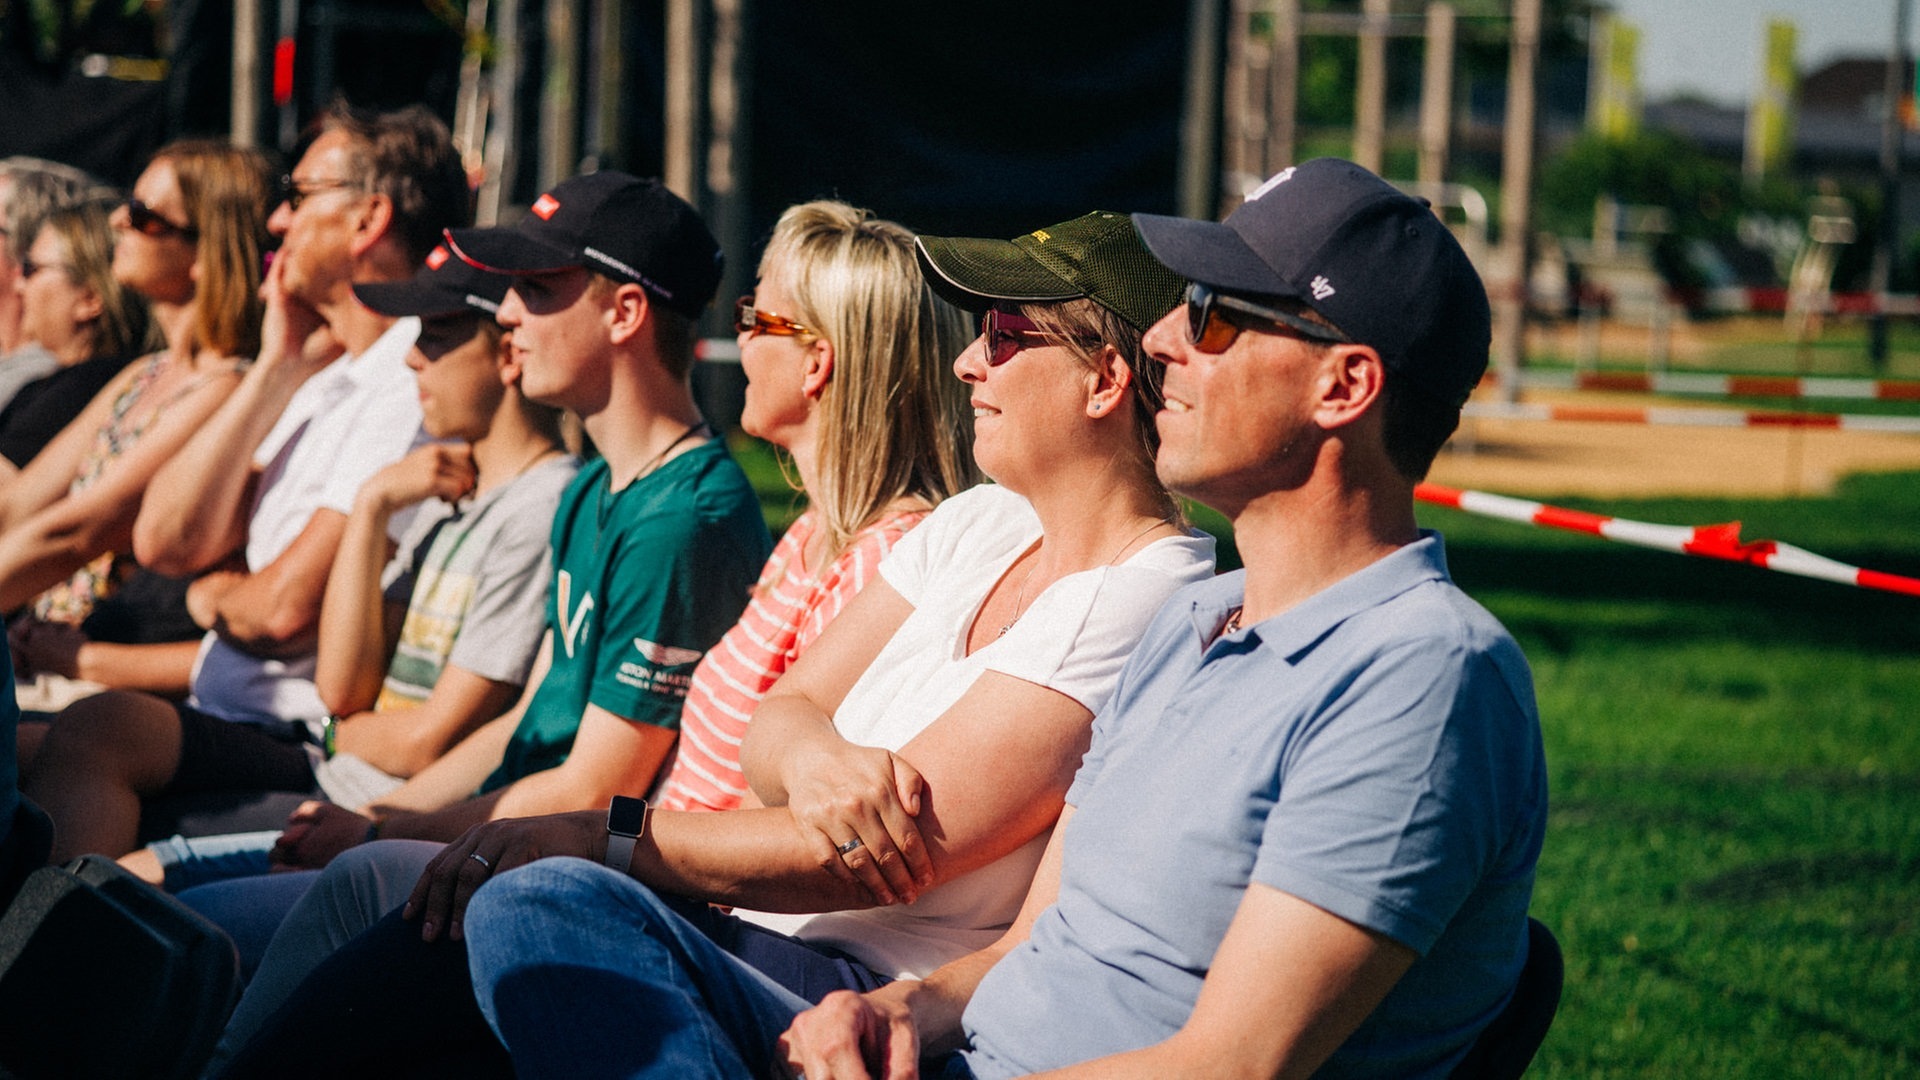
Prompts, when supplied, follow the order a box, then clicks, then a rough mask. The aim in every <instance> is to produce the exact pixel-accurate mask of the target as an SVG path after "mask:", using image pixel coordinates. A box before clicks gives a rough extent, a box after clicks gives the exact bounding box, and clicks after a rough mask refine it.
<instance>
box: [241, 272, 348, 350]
mask: <svg viewBox="0 0 1920 1080" xmlns="http://www.w3.org/2000/svg"><path fill="white" fill-rule="evenodd" d="M280 267H281V262H280V260H278V259H275V260H274V261H273V265H272V266H270V267H268V268H267V276H266V278H265V279H263V280H262V281H261V282H260V300H261V302H263V303H264V304H265V305H266V311H265V313H264V314H263V316H262V318H261V322H260V358H261V359H262V360H268V361H273V360H292V361H294V362H295V365H294V366H295V367H297V368H298V369H300V370H301V372H302V377H303V378H304V377H305V376H307V375H311V374H313V373H314V372H316V371H319V370H320V369H321V368H323V367H326V366H327V365H328V364H330V363H332V362H333V361H334V360H335V359H337V358H338V357H339V356H340V354H341V353H342V352H344V351H346V350H345V348H344V347H343V346H342V345H341V344H340V341H339V339H337V338H335V337H334V336H333V331H332V330H330V329H328V327H327V323H326V320H325V319H322V318H321V317H320V312H319V311H317V310H315V309H314V307H313V305H312V304H309V303H307V302H306V301H305V300H302V299H300V298H299V297H296V296H293V295H290V294H289V293H288V292H287V291H286V289H284V288H283V287H281V284H280Z"/></svg>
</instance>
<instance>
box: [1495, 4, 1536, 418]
mask: <svg viewBox="0 0 1920 1080" xmlns="http://www.w3.org/2000/svg"><path fill="white" fill-rule="evenodd" d="M1511 33H1512V41H1511V49H1510V52H1509V54H1508V65H1507V118H1506V140H1505V144H1504V145H1503V146H1502V148H1501V153H1500V158H1501V161H1500V248H1501V252H1502V258H1501V260H1500V261H1501V264H1502V266H1503V268H1504V273H1505V274H1506V279H1505V281H1503V282H1501V283H1500V286H1499V288H1498V290H1497V291H1498V293H1499V295H1498V297H1497V298H1496V302H1495V305H1494V310H1495V320H1494V324H1495V325H1494V342H1493V344H1494V362H1495V363H1496V364H1497V365H1498V366H1499V368H1498V370H1499V373H1500V393H1501V395H1502V396H1504V397H1505V398H1506V399H1507V400H1508V401H1515V400H1518V398H1519V394H1520V365H1521V362H1522V361H1523V360H1524V359H1525V357H1526V349H1527V271H1528V264H1529V262H1530V261H1531V260H1530V258H1529V255H1530V254H1531V251H1532V245H1533V154H1534V146H1535V143H1536V139H1535V131H1534V128H1535V123H1536V119H1535V117H1536V108H1535V105H1536V103H1535V101H1534V79H1535V75H1536V74H1537V73H1538V71H1539V65H1540V0H1513V29H1512V31H1511Z"/></svg>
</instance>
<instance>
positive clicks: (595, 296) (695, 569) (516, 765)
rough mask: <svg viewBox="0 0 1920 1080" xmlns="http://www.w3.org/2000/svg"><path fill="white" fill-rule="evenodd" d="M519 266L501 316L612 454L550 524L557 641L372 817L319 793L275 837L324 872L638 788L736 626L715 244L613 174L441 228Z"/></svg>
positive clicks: (689, 215)
mask: <svg viewBox="0 0 1920 1080" xmlns="http://www.w3.org/2000/svg"><path fill="white" fill-rule="evenodd" d="M448 238H449V241H450V244H451V246H452V248H453V250H454V251H455V253H456V254H458V255H459V257H460V258H462V259H464V260H466V261H467V262H469V263H471V264H472V265H474V266H477V267H479V268H481V269H483V270H488V271H492V272H495V273H501V274H506V275H509V276H511V277H512V278H513V287H512V290H511V291H510V292H509V293H508V294H507V298H506V301H505V303H503V304H502V305H501V309H500V315H499V319H500V324H501V325H502V326H504V327H505V328H506V329H507V330H508V332H509V333H510V334H511V337H512V349H513V351H514V353H515V355H516V358H517V359H519V361H520V364H521V368H522V372H523V374H522V377H521V388H522V390H523V391H524V392H525V393H526V395H527V396H528V397H529V398H532V399H533V400H536V401H541V402H544V403H546V404H550V405H556V406H561V407H564V408H567V409H571V410H572V411H574V412H575V413H577V414H578V415H579V416H580V417H581V419H582V421H583V422H584V424H585V427H586V430H587V434H588V436H589V437H590V438H592V440H593V442H594V445H595V446H596V447H598V449H599V451H600V454H601V456H600V457H599V458H598V459H596V460H594V461H592V462H590V463H589V464H588V465H587V466H586V467H585V468H583V469H582V470H581V471H580V474H579V476H578V477H576V478H575V480H574V482H573V483H572V485H570V486H569V487H568V489H567V491H566V493H565V494H564V495H562V496H561V500H560V509H559V513H558V515H557V516H556V518H555V521H554V528H553V551H554V571H555V578H554V583H553V589H552V593H551V596H552V599H551V600H550V602H549V607H548V609H547V623H548V626H547V640H546V642H545V643H544V644H543V646H542V650H541V657H540V659H539V660H538V661H537V662H536V663H535V666H534V670H533V673H532V675H531V677H530V679H529V682H528V686H529V687H530V690H529V692H528V693H527V694H526V695H524V696H523V697H522V698H521V700H520V702H519V704H517V705H516V706H515V707H514V708H513V709H511V710H509V711H508V712H507V713H506V714H505V715H503V716H501V717H500V718H499V719H497V720H495V721H493V722H491V723H489V724H488V725H487V726H485V727H483V728H481V729H480V730H479V731H477V732H475V733H474V734H473V735H472V736H470V737H469V738H468V739H466V740H465V741H464V742H462V743H461V744H460V745H459V746H457V747H455V748H454V749H453V750H452V751H450V752H449V753H448V754H447V755H446V756H445V757H443V758H442V759H441V760H439V761H437V762H435V763H434V764H433V765H432V766H430V767H428V768H426V769H424V770H422V771H421V772H420V773H419V774H417V775H416V776H415V777H414V778H413V779H412V780H411V781H409V782H408V783H407V784H406V786H404V787H402V788H400V789H399V790H398V791H396V792H394V793H393V794H392V795H390V796H388V797H386V798H384V799H382V800H380V802H379V803H377V804H376V805H375V806H374V807H372V808H371V809H372V810H373V811H374V813H375V815H377V816H371V817H369V816H363V815H361V814H356V813H353V812H352V811H349V810H346V809H344V808H341V807H338V806H332V805H327V804H316V805H314V806H312V807H309V808H303V812H302V813H301V814H297V815H296V820H295V822H294V824H293V825H292V826H291V827H290V829H289V832H288V835H287V837H285V838H284V839H283V842H282V845H281V849H280V851H281V857H282V858H283V859H284V860H286V862H287V863H288V864H290V865H294V866H306V867H318V866H323V865H325V864H326V863H327V862H329V861H331V860H332V858H333V857H334V856H335V855H337V854H339V853H340V852H341V851H343V850H345V849H346V848H348V847H352V846H354V845H355V844H358V843H360V842H362V841H363V840H367V839H373V838H375V837H379V838H411V839H419V840H439V841H447V840H452V839H453V838H455V837H457V836H459V835H460V834H461V832H463V831H464V830H465V829H466V828H467V827H468V826H470V825H473V824H475V823H477V822H480V821H485V820H488V819H490V818H500V817H524V816H528V815H532V814H545V813H552V812H555V811H559V810H575V809H585V808H589V807H597V806H605V805H607V803H608V801H609V799H610V798H611V797H612V796H614V795H616V794H626V795H639V794H643V793H644V792H645V791H646V790H647V788H648V787H649V786H650V785H651V784H652V783H653V779H654V776H655V774H656V773H657V772H658V771H659V768H660V766H661V764H662V763H663V762H665V761H666V760H667V757H668V755H669V753H670V751H671V749H672V747H673V742H674V738H675V736H676V734H677V730H676V728H677V724H678V721H679V714H680V704H681V700H682V699H683V698H684V697H685V695H686V687H687V683H688V680H689V678H690V677H691V675H692V672H693V668H694V665H695V664H697V663H698V662H699V659H700V657H701V655H702V654H703V653H704V652H705V651H706V649H707V648H708V647H709V646H711V645H712V644H713V643H714V642H716V641H718V640H719V638H720V635H721V634H722V633H724V632H725V631H726V629H727V628H728V627H729V626H731V625H732V624H733V623H734V621H735V620H736V619H737V618H738V617H739V615H740V612H741V610H742V609H743V608H744V607H745V605H746V601H747V597H748V592H749V590H750V589H751V587H752V586H753V583H754V581H755V579H756V577H757V575H758V573H759V569H760V566H761V564H762V562H764V560H765V559H766V556H767V553H768V551H769V548H770V540H769V538H768V536H767V531H766V526H765V524H764V523H763V521H762V518H761V515H760V509H759V504H758V502H757V500H756V499H755V496H754V494H753V491H752V489H751V488H750V487H749V486H748V484H747V481H746V477H745V476H744V475H743V474H742V473H741V472H740V469H739V467H738V466H737V465H735V464H734V462H733V460H732V459H731V458H730V457H729V456H728V455H727V452H726V449H725V447H724V446H723V445H722V444H721V443H720V441H719V440H718V439H717V438H716V437H715V435H714V433H713V432H712V431H711V430H710V429H709V428H708V427H707V425H706V424H705V423H704V422H703V421H702V420H701V418H700V413H699V410H698V408H697V407H696V406H695V405H694V402H693V395H692V391H691V388H690V385H689V380H688V373H689V370H690V368H691V366H692V362H693V340H694V333H693V320H694V319H695V318H696V317H697V316H698V314H699V312H700V310H701V309H702V308H704V307H705V306H706V304H707V302H708V301H709V300H710V299H711V298H712V296H713V291H714V288H715V287H716V286H717V285H718V283H719V280H720V251H719V247H718V245H717V244H716V243H715V241H714V239H713V236H712V234H711V233H710V232H708V230H707V228H706V226H705V225H704V224H702V223H701V221H700V218H699V216H698V215H697V214H696V213H695V212H694V210H693V208H692V207H690V206H688V205H687V204H686V203H685V202H684V201H682V200H681V199H680V198H679V197H678V196H676V195H674V194H673V193H671V192H669V191H667V190H666V189H665V188H664V187H661V186H660V185H659V184H658V183H657V182H653V181H642V180H639V179H636V178H634V177H631V176H628V175H626V174H624V173H617V172H601V173H595V174H592V175H589V176H582V177H576V178H574V179H572V180H568V181H565V182H563V183H561V184H560V185H559V186H557V187H555V188H554V189H553V190H552V191H550V192H548V193H546V194H544V195H542V196H541V197H540V198H539V199H538V200H536V201H535V202H534V204H533V207H532V211H531V213H529V214H528V215H527V217H526V218H525V219H524V220H523V221H522V222H521V223H520V224H519V225H518V226H516V227H513V228H495V229H469V230H457V231H453V232H451V233H449V234H448Z"/></svg>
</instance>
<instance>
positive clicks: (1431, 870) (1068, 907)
mask: <svg viewBox="0 0 1920 1080" xmlns="http://www.w3.org/2000/svg"><path fill="white" fill-rule="evenodd" d="M1242 594H1243V575H1242V574H1239V573H1235V574H1228V575H1223V576H1221V577H1219V578H1215V579H1213V580H1211V581H1206V582H1201V583H1199V584H1196V585H1192V586H1188V587H1187V588H1185V589H1182V590H1181V591H1180V592H1178V593H1176V594H1174V596H1173V598H1172V599H1171V600H1170V601H1168V603H1167V605H1166V606H1165V607H1164V608H1163V609H1162V610H1161V611H1160V613H1159V615H1158V616H1157V617H1156V618H1155V620H1154V623H1153V625H1152V627H1151V628H1150V629H1149V630H1148V631H1147V635H1146V638H1145V639H1144V640H1143V641H1142V642H1141V644H1140V647H1139V649H1138V650H1137V651H1136V652H1135V653H1134V655H1133V657H1132V659H1131V661H1130V662H1129V663H1128V665H1127V667H1126V669H1125V671H1124V672H1123V673H1122V675H1121V678H1120V685H1119V687H1118V689H1116V690H1115V692H1114V696H1113V698H1112V699H1111V700H1110V702H1109V703H1108V706H1107V708H1106V710H1105V711H1104V712H1102V714H1101V715H1100V717H1099V718H1098V720H1096V721H1095V724H1094V738H1093V746H1092V749H1091V750H1090V751H1089V752H1088V754H1087V758H1086V761H1085V763H1084V764H1083V765H1082V766H1081V769H1080V772H1079V775H1078V776H1077V777H1076V778H1075V780H1074V784H1073V787H1072V789H1071V790H1070V791H1069V792H1068V794H1067V802H1068V803H1069V804H1070V805H1072V806H1074V807H1075V808H1076V812H1075V815H1074V818H1073V821H1072V822H1071V823H1070V824H1069V825H1068V827H1067V831H1066V835H1065V841H1064V842H1065V852H1064V866H1063V871H1062V877H1061V884H1060V898H1059V901H1058V903H1056V904H1055V905H1054V906H1053V907H1052V908H1050V909H1048V910H1047V911H1046V912H1045V913H1044V914H1043V915H1042V916H1041V917H1040V919H1039V921H1038V923H1037V924H1036V926H1035V928H1034V932H1033V935H1032V937H1031V938H1030V939H1029V940H1028V941H1027V942H1026V943H1025V944H1023V945H1022V946H1021V947H1019V948H1017V949H1015V950H1014V951H1013V952H1012V953H1011V954H1010V955H1009V956H1008V957H1007V958H1005V959H1004V960H1002V961H1001V962H1000V963H999V964H998V965H997V966H995V967H994V969H993V970H992V971H991V972H989V973H988V975H987V976H986V978H985V980H983V981H982V982H981V984H980V986H979V988H978V990H977V991H976V992H975V994H974V997H973V1001H972V1004H971V1005H970V1006H969V1008H968V1009H967V1012H966V1017H965V1023H966V1028H967V1033H968V1036H969V1040H970V1042H971V1044H972V1046H973V1047H974V1050H973V1051H972V1052H970V1053H969V1054H968V1058H967V1060H968V1064H969V1065H970V1066H971V1067H972V1068H973V1070H974V1072H975V1073H976V1075H978V1076H979V1077H981V1078H983V1080H992V1078H997V1077H1003V1076H1014V1075H1023V1074H1025V1073H1028V1072H1035V1071H1040V1070H1043V1069H1049V1068H1056V1067H1060V1066H1063V1065H1068V1064H1072V1063H1075V1062H1079V1061H1085V1060H1088V1059H1090V1058H1096V1057H1101V1056H1103V1055H1107V1054H1114V1053H1120V1052H1122V1051H1126V1050H1132V1049H1137V1048H1139V1047H1142V1046H1147V1045H1151V1044H1153V1043H1156V1042H1159V1041H1160V1040H1162V1039H1165V1038H1167V1037H1169V1036H1171V1035H1173V1034H1174V1033H1175V1032H1176V1031H1178V1030H1179V1029H1180V1027H1181V1026H1182V1025H1183V1024H1184V1023H1185V1022H1186V1020H1187V1017H1188V1015H1189V1013H1190V1012H1191V1011H1192V1009H1193V1003H1194V1001H1195V999H1196V998H1197V997H1198V995H1199V992H1200V985H1201V982H1202V981H1203V980H1204V979H1205V978H1206V974H1207V969H1208V968H1209V967H1210V966H1211V964H1212V963H1213V955H1214V951H1215V950H1216V949H1217V948H1218V946H1219V943H1220V941H1221V939H1222V937H1223V936H1224V935H1225V934H1226V931H1227V926H1228V924H1229V923H1230V922H1231V921H1232V920H1233V916H1234V913H1235V911H1236V910H1237V909H1238V908H1239V905H1240V901H1241V898H1242V897H1243V896H1244V894H1245V892H1246V889H1247V886H1248V884H1249V883H1250V882H1256V881H1257V882H1261V883H1263V884H1266V885H1270V886H1272V887H1274V888H1276V889H1279V890H1281V891H1283V892H1286V893H1289V894H1291V895H1293V896H1296V897H1299V898H1300V899H1303V900H1306V901H1307V902H1309V903H1312V904H1315V905H1317V906H1319V907H1321V908H1323V909H1325V910H1327V911H1330V912H1332V913H1334V914H1336V915H1339V916H1341V917H1342V918H1345V919H1347V920H1349V921H1352V922H1354V923H1357V924H1359V925H1361V926H1364V927H1368V928H1370V929H1373V930H1376V931H1378V932H1380V933H1382V934H1385V935H1387V936H1388V937H1391V938H1393V939H1394V940H1396V941H1399V942H1401V943H1403V944H1405V945H1407V946H1408V947H1410V948H1412V949H1413V950H1414V951H1415V952H1416V953H1418V954H1420V958H1419V959H1418V960H1417V961H1415V963H1414V965H1413V967H1412V968H1411V969H1409V970H1408V972H1407V974H1406V975H1405V977H1403V978H1402V979H1401V981H1400V982H1399V984H1398V985H1396V986H1395V988H1394V989H1393V991H1392V992H1391V993H1390V994H1389V995H1388V996H1387V998H1386V1000H1385V1001H1383V1002H1382V1003H1381V1005H1380V1007H1379V1008H1378V1009H1376V1010H1375V1011H1374V1014H1373V1015H1372V1016H1371V1017H1369V1018H1368V1019H1367V1021H1366V1022H1365V1023H1364V1024H1362V1025H1361V1027H1360V1029H1359V1030H1358V1031H1356V1032H1355V1033H1354V1034H1353V1036H1352V1037H1351V1038H1349V1039H1348V1040H1347V1042H1346V1043H1345V1044H1343V1045H1342V1046H1341V1047H1340V1049H1339V1050H1338V1051H1337V1052H1336V1053H1335V1055H1334V1057H1333V1058H1332V1059H1331V1060H1330V1061H1329V1062H1328V1064H1327V1065H1326V1066H1325V1067H1324V1069H1323V1070H1322V1071H1321V1073H1320V1074H1319V1075H1321V1076H1340V1077H1346V1076H1354V1077H1424V1076H1433V1077H1440V1076H1444V1075H1445V1074H1446V1072H1447V1070H1448V1069H1449V1068H1450V1067H1451V1066H1452V1064H1453V1063H1454V1062H1455V1061H1457V1060H1458V1059H1459V1057H1460V1056H1461V1055H1462V1054H1463V1053H1464V1052H1465V1050H1466V1048H1467V1047H1468V1045H1469V1044H1470V1043H1471V1042H1472V1040H1473V1037H1474V1035H1475V1034H1476V1033H1478V1031H1479V1030H1480V1029H1481V1028H1482V1027H1484V1026H1485V1024H1486V1023H1487V1022H1488V1021H1489V1020H1491V1019H1492V1017H1493V1016H1494V1014H1495V1013H1497V1012H1498V1011H1499V1009H1500V1007H1501V1005H1503V1004H1504V1003H1505V1000H1506V998H1507V996H1508V994H1509V993H1510V991H1511V989H1512V987H1513V984H1514V981H1515V980H1516V979H1517V978H1518V976H1519V972H1520V967H1521V964H1522V963H1523V961H1524V959H1525V956H1526V937H1527V930H1526V914H1527V903H1528V900H1529V899H1530V897H1531V895H1532V892H1533V874H1534V864H1535V862H1536V860H1537V859H1538V857H1539V854H1540V845H1541V840H1542V837H1543V835H1544V832H1545V827H1546V812H1547V793H1546V765H1545V760H1544V758H1543V757H1542V754H1541V746H1540V723H1539V718H1538V715H1537V713H1536V711H1535V707H1534V700H1533V680H1532V675H1531V673H1530V672H1529V671H1528V668H1527V663H1526V660H1525V658H1524V657H1523V656H1521V654H1520V649H1519V647H1518V646H1517V645H1516V644H1515V643H1514V641H1513V639H1512V637H1511V636H1509V635H1508V634H1507V632H1506V630H1505V629H1504V628H1503V627H1502V626H1501V625H1500V623H1499V622H1498V621H1497V620H1496V619H1494V617H1493V616H1492V615H1490V614H1488V613H1487V611H1486V610H1485V609H1484V608H1482V607H1480V605H1478V604H1476V603H1474V602H1473V601H1472V600H1470V599H1468V597H1467V596H1466V594H1465V593H1462V592H1461V591H1460V590H1459V589H1458V588H1456V587H1455V586H1454V585H1453V583H1452V581H1451V580H1450V579H1449V578H1448V577H1447V570H1446V560H1445V556H1444V554H1443V551H1442V546H1441V541H1440V537H1439V535H1438V534H1435V533H1424V534H1423V535H1422V538H1421V539H1420V540H1418V541H1417V542H1415V543H1413V544H1410V545H1408V546H1406V547H1404V548H1402V549H1400V550H1399V551H1397V552H1395V553H1393V554H1392V555H1390V556H1388V557H1386V558H1384V559H1381V560H1379V561H1378V562H1376V563H1374V564H1372V565H1370V566H1368V567H1366V568H1365V569H1363V570H1361V571H1360V572H1358V573H1356V574H1353V575H1351V576H1349V577H1347V578H1345V579H1343V580H1341V581H1339V582H1337V583H1336V584H1334V585H1332V586H1330V587H1328V588H1327V589H1325V590H1323V591H1321V592H1320V593H1318V594H1316V595H1314V596H1312V597H1310V598H1309V599H1307V600H1306V601H1305V602H1303V603H1301V604H1299V605H1297V606H1296V607H1294V608H1293V609H1291V610H1289V611H1286V612H1284V613H1282V614H1280V615H1278V616H1275V617H1274V618H1271V619H1268V620H1266V621H1264V622H1261V623H1258V624H1256V625H1254V626H1250V627H1245V628H1242V629H1241V630H1240V631H1238V632H1236V633H1234V634H1231V635H1228V636H1226V637H1223V638H1221V639H1219V640H1218V641H1214V640H1213V636H1214V634H1215V633H1216V632H1217V631H1218V629H1219V628H1220V627H1221V626H1222V625H1224V623H1225V621H1226V618H1227V615H1228V613H1229V612H1231V611H1232V609H1233V608H1234V607H1236V606H1237V605H1239V604H1240V602H1241V597H1242Z"/></svg>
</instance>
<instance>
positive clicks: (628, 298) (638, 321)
mask: <svg viewBox="0 0 1920 1080" xmlns="http://www.w3.org/2000/svg"><path fill="white" fill-rule="evenodd" d="M587 287H588V288H593V284H592V283H591V282H589V283H588V286H587ZM652 310H653V305H652V302H651V301H649V300H648V299H647V290H645V289H643V288H641V287H640V286H638V285H635V284H634V283H632V282H630V281H623V282H621V283H620V284H619V285H618V286H616V287H615V288H614V290H613V299H612V301H611V302H610V303H609V304H608V305H607V333H608V335H609V337H610V339H611V340H612V341H613V343H614V344H615V345H624V344H626V343H627V342H628V341H631V340H633V337H634V335H636V334H638V333H639V332H640V328H641V327H643V326H645V325H646V322H647V317H648V316H649V315H650V314H652Z"/></svg>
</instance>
